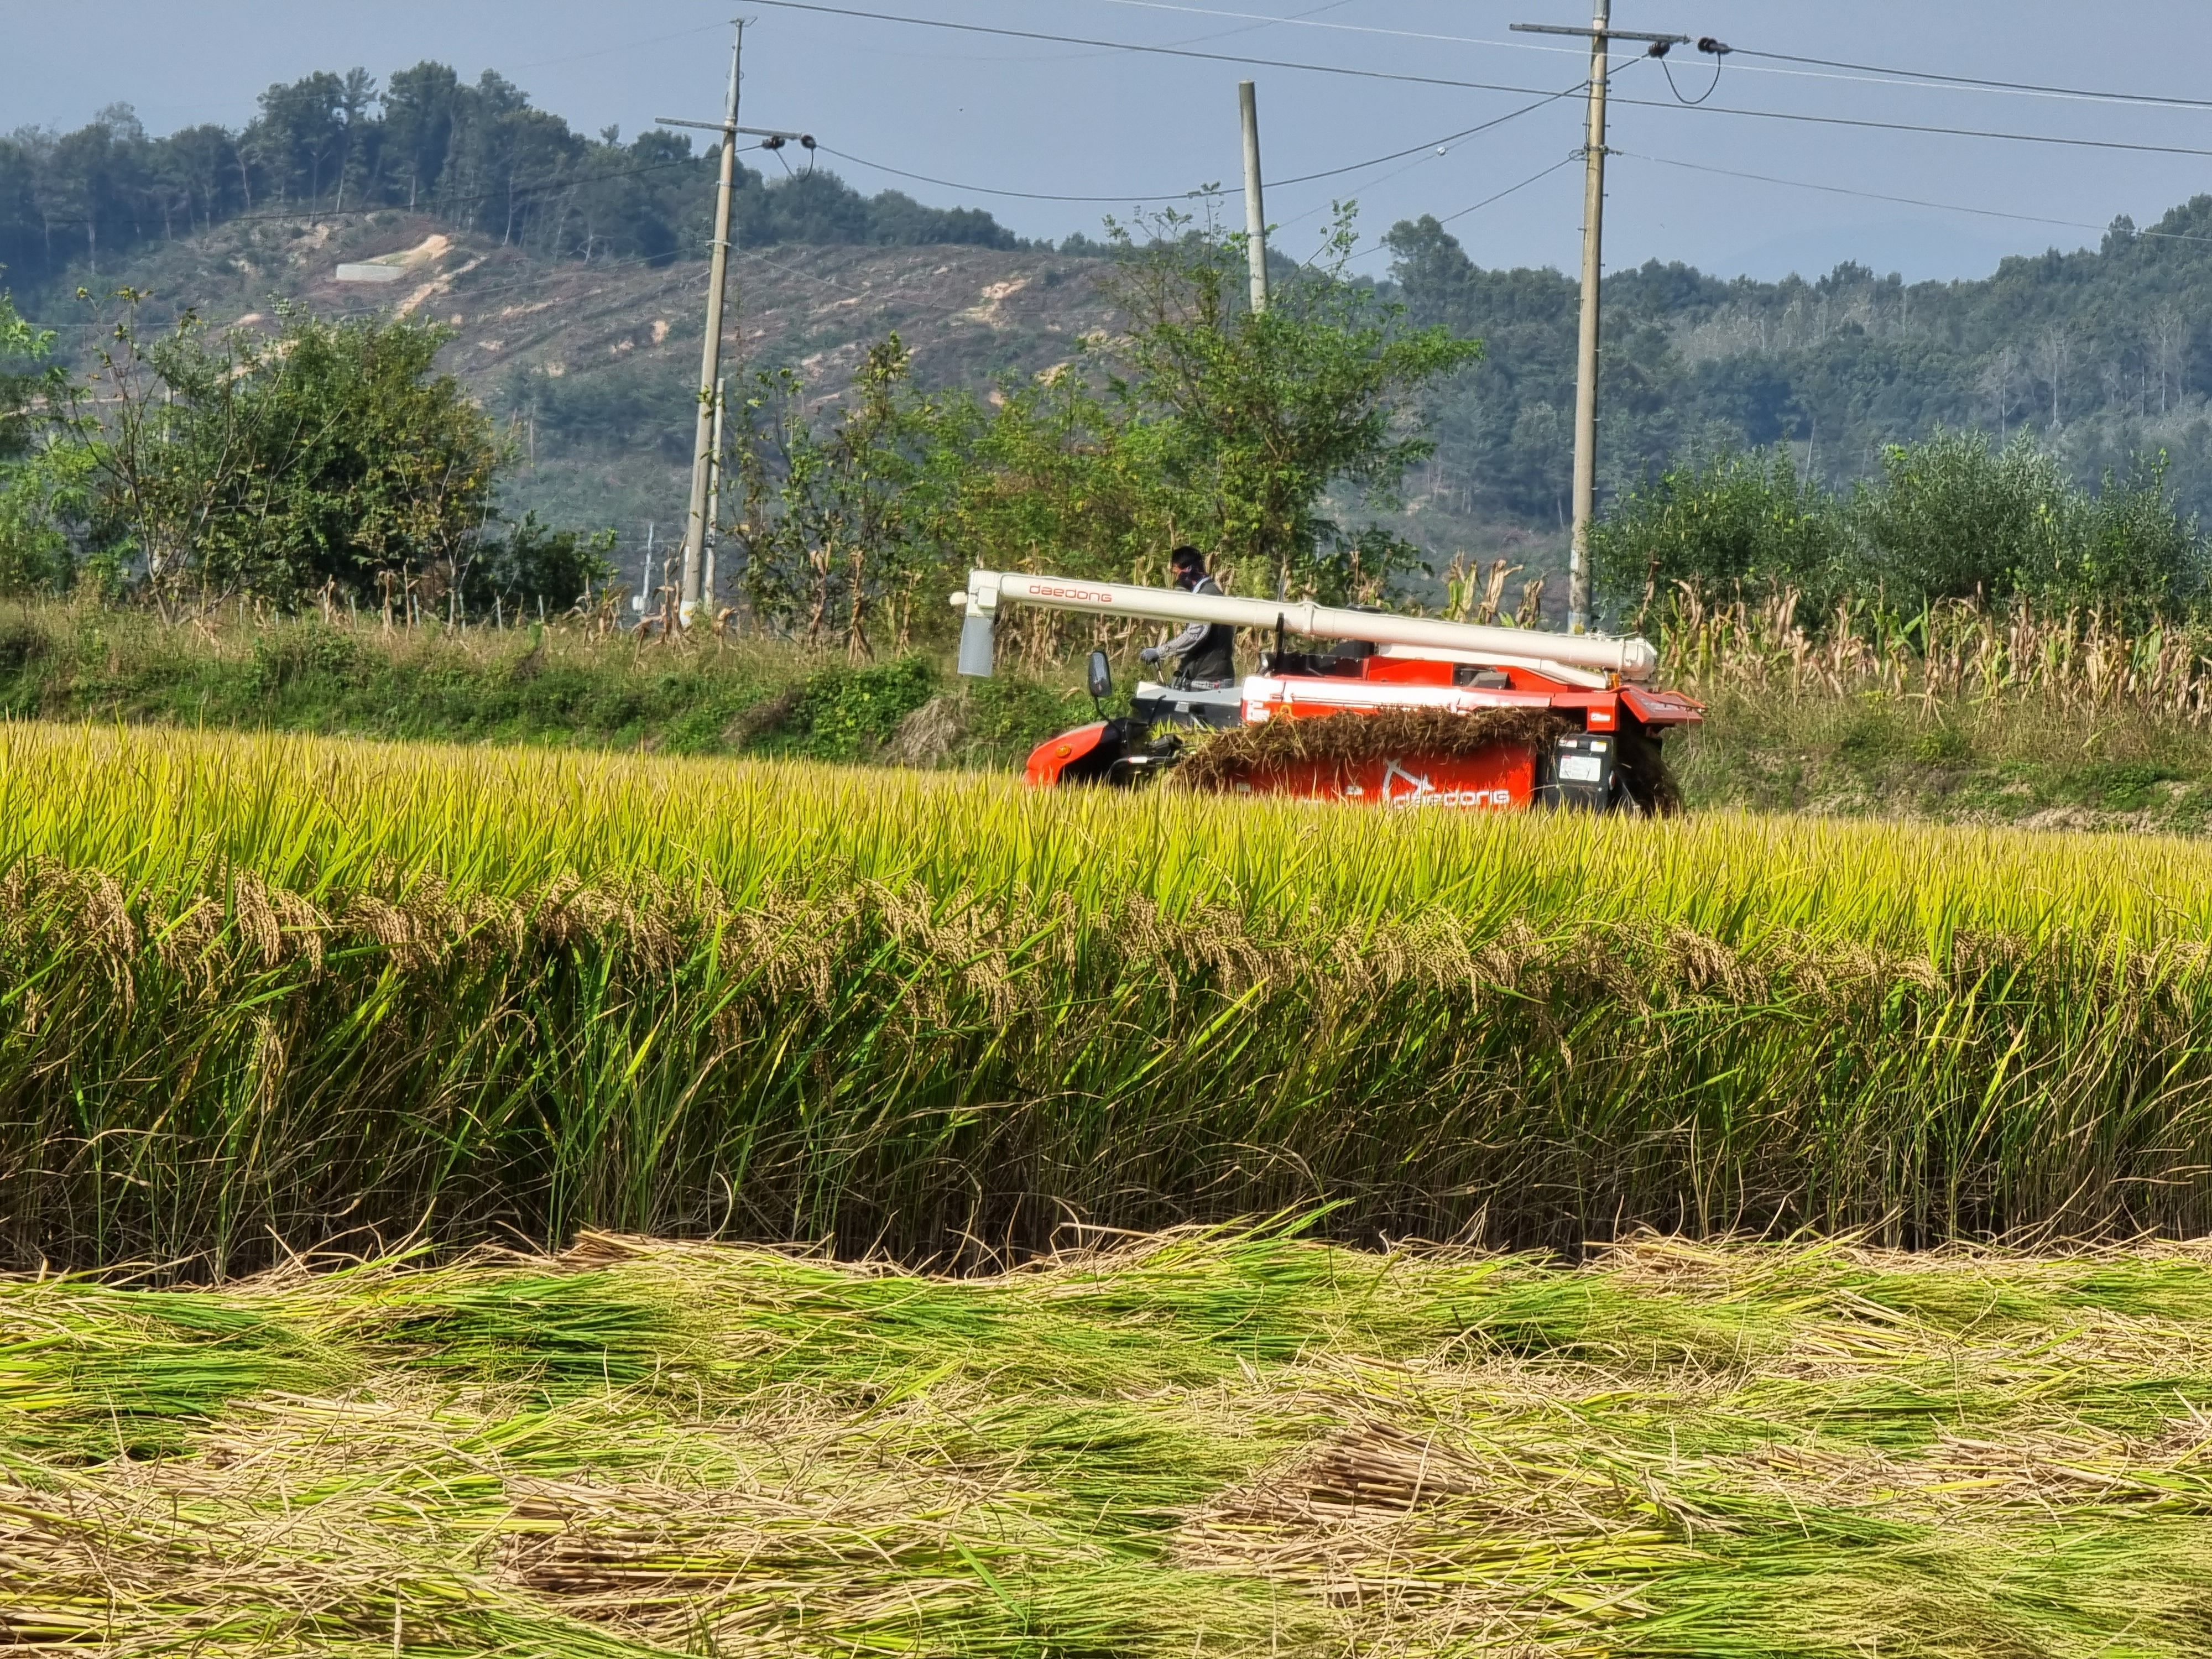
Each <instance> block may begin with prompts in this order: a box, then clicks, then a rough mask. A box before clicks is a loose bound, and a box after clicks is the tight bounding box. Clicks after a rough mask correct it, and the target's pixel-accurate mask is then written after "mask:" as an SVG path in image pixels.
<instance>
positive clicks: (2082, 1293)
mask: <svg viewBox="0 0 2212 1659" xmlns="http://www.w3.org/2000/svg"><path fill="white" fill-rule="evenodd" d="M134 1362H135V1363H134ZM2208 1411H2212V1259H2208V1258H2207V1256H2206V1255H2204V1253H2203V1251H2202V1250H2201V1249H2163V1250H2156V1249H2133V1250H2128V1251H2112V1252H2102V1253H2093V1254H2080V1255H2072V1256H2051V1257H2045V1258H2035V1257H2029V1256H2019V1255H1997V1254H1961V1253H1948V1254H1945V1255H1937V1256H1933V1257H1931V1256H1925V1255H1923V1256H1914V1257H1906V1256H1899V1255H1893V1254H1889V1253H1885V1252H1881V1251H1874V1250H1869V1249H1863V1248H1858V1247H1856V1246H1852V1245H1850V1244H1843V1243H1827V1244H1822V1245H1818V1246H1811V1247H1808V1246H1805V1245H1802V1244H1793V1245H1788V1246H1768V1247H1755V1246H1744V1245H1735V1246H1728V1247H1700V1246H1697V1245H1692V1244H1690V1243H1685V1242H1682V1241H1679V1240H1668V1239H1662V1238H1657V1237H1645V1238H1643V1239H1639V1240H1638V1241H1636V1242H1634V1243H1630V1244H1627V1245H1626V1246H1623V1247H1620V1248H1618V1249H1613V1250H1609V1251H1607V1252H1604V1253H1602V1254H1601V1255H1599V1256H1597V1257H1596V1258H1595V1259H1594V1260H1593V1261H1590V1262H1589V1263H1587V1264H1586V1265H1584V1266H1583V1267H1580V1268H1578V1269H1563V1268H1560V1267H1557V1266H1552V1265H1547V1264H1545V1263H1543V1262H1541V1261H1538V1260H1535V1259H1533V1258H1529V1257H1525V1256H1511V1255H1480V1254H1473V1253H1468V1252H1435V1251H1427V1252H1413V1251H1405V1250H1400V1251H1395V1252H1391V1253H1389V1254H1363V1253H1360V1252H1357V1251H1352V1250H1346V1249H1339V1248H1334V1247H1330V1246H1328V1245H1324V1244H1321V1243H1313V1242H1309V1241H1305V1240H1302V1239H1299V1238H1297V1237H1291V1236H1287V1235H1285V1233H1283V1232H1279V1231H1267V1232H1260V1233H1251V1232H1231V1233H1203V1232H1200V1233H1183V1234H1179V1235H1172V1236H1169V1237H1155V1238H1147V1239H1139V1240H1133V1241H1124V1242H1123V1243H1121V1245H1120V1246H1119V1247H1118V1248H1116V1249H1114V1250H1113V1251H1111V1252H1109V1253H1107V1254H1104V1255H1085V1254H1081V1253H1076V1254H1073V1255H1064V1256H1060V1257H1056V1258H1054V1259H1052V1260H1050V1261H1045V1262H1042V1263H1039V1264H1034V1265H1032V1266H1030V1267H1026V1268H1024V1269H1021V1270H1018V1271H1014V1272H1011V1273H998V1274H994V1275H989V1276H983V1277H975V1278H969V1279H944V1278H933V1277H927V1276H923V1275H920V1274H915V1273H899V1272H893V1271H889V1270H885V1269H883V1268H881V1267H875V1268H870V1267H838V1266H833V1265H831V1264H829V1263H828V1262H825V1261H819V1260H811V1259H806V1258H803V1257H795V1256H793V1255H785V1254H781V1253H771V1252H767V1251H761V1250H753V1249H733V1248H729V1247H716V1246H700V1245H690V1246H683V1245H671V1244H667V1243H653V1242H651V1241H647V1240H643V1239H638V1238H634V1237H610V1236H605V1235H592V1236H586V1237H583V1238H581V1239H580V1240H579V1241H578V1242H577V1243H576V1245H575V1247H574V1249H572V1250H570V1251H569V1252H568V1254H566V1255H563V1256H561V1257H558V1258H551V1259H545V1258H540V1259H529V1260H518V1259H512V1258H510V1259H507V1260H505V1261H495V1260H490V1259H475V1260H469V1261H459V1262H455V1263H451V1264H448V1265H446V1266H443V1267H428V1268H426V1267H421V1266H408V1265H405V1264H404V1263H397V1262H391V1261H384V1262H374V1263H370V1264H368V1265H365V1266H356V1267H349V1268H346V1269H344V1270H343V1271H338V1272H331V1273H306V1272H302V1271H301V1268H300V1267H298V1266H296V1265H294V1266H288V1267H285V1268H284V1269H283V1270H281V1271H280V1272H278V1273H274V1274H271V1275H270V1276H268V1277H266V1278H263V1279H252V1280H248V1281H245V1282H241V1283H236V1284H234V1285H228V1286H227V1287H224V1288H222V1289H219V1290H210V1291H161V1292H147V1291H126V1290H119V1289H116V1288H112V1287H110V1286H105V1285H96V1284H92V1283H88V1282H85V1281H82V1280H72V1279H51V1278H50V1279H43V1280H37V1281H33V1280H29V1279H17V1280H12V1281H11V1280H0V1556H4V1560H5V1563H6V1566H5V1571H6V1582H7V1595H6V1596H5V1597H4V1598H0V1635H5V1636H8V1637H9V1638H13V1639H14V1640H15V1641H17V1642H19V1643H25V1644H30V1645H31V1646H33V1647H34V1648H36V1647H40V1646H44V1645H65V1646H67V1647H69V1648H70V1649H71V1650H97V1651H101V1652H114V1653H130V1654H136V1653H155V1652H164V1653H167V1652H179V1651H190V1652H194V1653H199V1654H204V1655H207V1656H210V1659H226V1656H246V1655H260V1654H267V1653H277V1652H297V1651H303V1650H312V1651H315V1652H323V1653H335V1654H341V1655H360V1656H363V1659H366V1656H369V1655H372V1654H374V1655H387V1654H390V1653H392V1652H394V1651H398V1652H400V1653H403V1654H405V1653H422V1654H431V1653H438V1654H454V1653H478V1652H486V1653H491V1652H496V1653H508V1654H513V1653H530V1654H551V1655H564V1656H565V1655H577V1656H584V1655H591V1656H610V1659H611V1656H617V1655H620V1656H644V1655H651V1654H669V1653H683V1654H699V1655H730V1654H748V1655H763V1656H765V1655H800V1654H821V1653H838V1654H852V1655H874V1654H880V1655H891V1654H930V1655H941V1656H992V1659H1064V1656H1071V1655H1084V1656H1091V1659H1122V1656H1131V1659H1134V1656H1154V1655H1157V1656H1160V1659H1184V1656H1188V1655H1193V1654H1199V1655H1206V1654H1218V1655H1223V1656H1244V1655H1250V1654H1257V1653H1274V1654H1280V1655H1286V1656H1299V1655H1312V1656H1323V1655H1328V1656H1335V1655H1342V1654H1346V1653H1360V1654H1370V1653H1389V1654H1404V1655H1409V1656H1411V1655H1446V1654H1452V1655H1467V1654H1478V1653H1514V1654H1522V1655H1528V1656H1549V1655H1557V1656H1591V1659H1595V1656H1614V1659H1645V1656H1649V1659H1659V1656H1688V1655H1697V1656H1709V1655H1735V1654H1741V1655H1745V1656H1760V1659H1768V1656H1794V1659H1830V1656H1833V1659H1846V1656H1860V1655H1864V1654H1870V1653H1874V1652H1882V1653H1893V1654H1914V1655H1928V1656H1938V1655H1940V1656H1944V1659H1981V1656H1988V1659H2110V1656H2116V1655H2120V1656H2129V1659H2167V1656H2174V1659H2179V1656H2184V1655H2195V1654H2201V1653H2202V1652H2203V1650H2204V1644H2205V1641H2206V1639H2207V1635H2208V1631H2212V1623H2209V1622H2208V1621H2209V1620H2212V1599H2208V1597H2207V1594H2206V1589H2205V1587H2206V1585H2207V1584H2208V1583H2212V1477H2208V1473H2207V1467H2206V1461H2205V1454H2206V1449H2207V1447H2208V1444H2212V1442H2208V1439H2207V1437H2206V1431H2205V1423H2206V1421H2207V1418H2206V1413H2207V1412H2208Z"/></svg>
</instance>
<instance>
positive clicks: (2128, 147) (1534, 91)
mask: <svg viewBox="0 0 2212 1659" xmlns="http://www.w3.org/2000/svg"><path fill="white" fill-rule="evenodd" d="M759 3H761V4H762V5H764V6H775V7H779V8H781V9H784V10H787V11H811V12H819V13H822V14H824V15H829V16H832V17H856V18H861V19H865V20H866V21H871V22H878V23H905V24H908V25H910V26H912V27H916V28H932V29H950V30H953V31H955V32H956V33H962V34H993V35H1006V36H1010V37H1012V39H1015V40H1047V41H1051V42H1054V43H1055V44H1058V45H1061V46H1103V47H1107V48H1109V49H1111V50H1114V51H1117V52H1143V53H1148V54H1152V55H1156V56H1161V57H1168V58H1203V59H1206V60H1207V61H1209V62H1212V63H1220V64H1255V65H1257V66H1258V67H1260V68H1262V69H1281V70H1298V71H1301V72H1303V73H1307V74H1313V75H1342V76H1352V77H1353V78H1355V79H1358V80H1367V81H1398V82H1407V83H1410V84H1412V85H1415V86H1429V87H1451V88H1458V89H1460V90H1463V91H1470V92H1511V93H1519V94H1522V95H1524V96H1530V95H1533V96H1537V97H1542V98H1546V99H1549V98H1552V97H1555V96H1557V95H1558V94H1553V93H1548V92H1546V91H1545V90H1544V89H1543V88H1541V87H1515V86H1505V85H1502V84H1500V83H1498V82H1489V81H1460V80H1454V79H1451V78H1449V77H1448V76H1437V75H1407V74H1402V73H1399V72H1397V71H1395V70H1364V69H1352V68H1351V67H1349V66H1347V65H1345V64H1301V63H1297V62H1294V61H1292V60H1290V59H1285V58H1248V57H1243V56H1240V55H1237V54H1234V53H1231V52H1192V51H1188V50H1187V49H1185V48H1183V47H1180V46H1140V45H1138V44H1137V43H1135V42H1133V41H1128V40H1096V39H1093V38H1091V37H1089V36H1085V35H1075V34H1048V33H1043V32H1042V31H1041V30H1036V29H1009V28H1000V27H994V26H992V25H989V24H985V23H954V22H948V21H945V20H943V19H941V18H934V17H908V16H906V15H902V14H900V13H897V12H888V11H863V10H860V9H858V8H854V7H849V6H831V5H824V4H823V3H821V0H759ZM1618 101H1620V102H1621V103H1623V104H1627V105H1631V106H1635V107H1638V108H1643V109H1697V110H1700V111H1703V112H1705V113H1708V114H1712V115H1741V116H1747V117H1750V118H1755V119H1759V120H1767V121H1801V122H1804V123H1807V124H1808V125H1814V126H1829V127H1861V128H1866V129H1869V130H1871V131H1882V132H1918V133H1928V134H1933V135H1935V136H1937V137H1952V138H1992V139H1999V140H2002V141H2005V142H2007V143H2021V144H2050V145H2057V146H2059V147H2062V148H2069V149H2107V150H2122V151H2126V152H2129V153H2131V154H2137V155H2212V149H2203V148H2199V147H2197V146H2193V145H2187V144H2145V143H2130V142H2128V141H2125V140H2122V139H2118V138H2066V137H2057V136H2055V135H2052V134H2048V133H2037V132H2005V131H1997V130H1996V129H1992V128H1985V127H1945V126H1935V125H1923V124H1920V123H1917V122H1910V121H1875V120H1869V119H1864V118H1856V117H1851V116H1844V115H1807V114H1802V113H1799V112H1795V111H1789V110H1765V109H1740V108H1737V107H1736V106H1734V105H1729V104H1694V105H1686V104H1680V103H1676V102H1674V101H1672V100H1668V101H1665V102H1662V101H1660V100H1656V99H1645V98H1624V99H1620V100H1618ZM1115 199H1116V200H1119V199H1121V198H1119V197H1116V198H1115Z"/></svg>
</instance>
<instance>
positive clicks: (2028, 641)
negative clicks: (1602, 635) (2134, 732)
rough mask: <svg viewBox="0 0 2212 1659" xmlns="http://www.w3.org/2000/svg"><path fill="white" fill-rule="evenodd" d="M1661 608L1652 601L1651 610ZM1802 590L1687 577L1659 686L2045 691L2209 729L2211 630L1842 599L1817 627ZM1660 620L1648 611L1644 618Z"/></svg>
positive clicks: (2047, 697)
mask: <svg viewBox="0 0 2212 1659" xmlns="http://www.w3.org/2000/svg"><path fill="white" fill-rule="evenodd" d="M1646 610H1647V613H1649V611H1650V607H1649V606H1647V607H1646ZM1801 618H1802V605H1801V604H1800V601H1799V598H1798V595H1797V594H1796V592H1792V591H1790V590H1788V589H1783V590H1780V591H1778V592H1771V593H1769V594H1768V595H1766V596H1765V598H1763V599H1746V598H1743V597H1741V595H1739V596H1738V597H1736V598H1735V599H1731V600H1715V599H1710V598H1708V597H1707V596H1706V595H1705V594H1703V593H1702V592H1699V590H1698V589H1696V588H1694V587H1692V586H1689V585H1688V584H1684V585H1682V586H1680V589H1679V590H1678V592H1676V593H1675V594H1674V596H1673V597H1672V599H1671V600H1670V602H1669V604H1668V607H1667V609H1666V612H1665V615H1664V618H1663V622H1661V623H1660V625H1659V638H1660V641H1661V644H1660V670H1659V672H1660V676H1661V678H1662V683H1664V684H1675V685H1680V686H1684V687H1686V688H1691V689H1698V688H1704V689H1707V690H1741V691H1753V692H1759V693H1762V694H1769V695H1771V694H1774V693H1782V694H1784V695H1787V696H1792V697H1843V696H1878V697H1890V698H1897V699H1915V700H1917V701H1919V702H1923V703H1925V704H1927V705H1929V706H1930V707H1933V706H1935V705H1936V704H1938V703H1942V702H1948V701H1952V700H1960V699H1963V700H1968V701H1972V702H1983V703H1995V702H2005V701H2008V700H2027V699H2037V700H2040V701H2043V702H2047V703H2049V704H2051V705H2052V706H2054V707H2056V708H2060V709H2065V710H2074V711H2079V710H2087V709H2117V708H2129V709H2135V710H2138V711H2141V712H2142V713H2145V714H2153V715H2156V716H2160V717H2163V718H2166V719H2172V720H2184V721H2186V722H2188V723H2189V724H2191V725H2192V726H2202V725H2203V724H2204V723H2205V721H2206V720H2207V719H2208V717H2212V630H2208V629H2205V628H2204V627H2203V626H2202V625H2200V624H2190V623H2170V624H2166V625H2164V626H2161V627H2157V628H2154V629H2150V630H2148V631H2147V632H2143V633H2139V634H2130V633H2129V632H2128V631H2127V630H2126V629H2123V628H2122V627H2121V626H2120V625H2119V624H2118V623H2116V622H2115V621H2113V620H2112V619H2111V618H2110V617H2106V616H2104V615H2103V614H2101V613H2099V612H2094V611H2092V612H2087V613H2084V612H2081V611H2072V612H2064V613H2058V614H2044V613H2039V612H2038V611H2034V610H2033V609H2030V608H2027V607H2026V606H2015V607H2008V608H2004V609H1992V608H1990V607H1988V606H1984V605H1977V604H1975V603H1973V602H1972V601H1969V600H1953V601H1947V602H1944V603H1942V604H1938V605H1930V606H1929V607H1927V608H1926V609H1925V610H1923V611H1921V612H1920V613H1919V614H1918V615H1917V616H1913V617H1897V616H1894V615H1892V614H1890V613H1887V612H1886V611H1882V610H1881V609H1880V608H1878V607H1875V606H1871V605H1852V604H1848V603H1847V604H1845V605H1841V606H1839V607H1838V610H1837V611H1836V613H1835V614H1834V615H1833V616H1832V617H1823V618H1821V619H1820V626H1819V627H1818V628H1817V629H1808V628H1807V627H1806V626H1805V624H1804V623H1803V622H1802V619H1801ZM1656 620H1657V619H1656V618H1653V617H1650V616H1649V615H1648V614H1647V617H1646V622H1647V623H1650V622H1652V621H1656Z"/></svg>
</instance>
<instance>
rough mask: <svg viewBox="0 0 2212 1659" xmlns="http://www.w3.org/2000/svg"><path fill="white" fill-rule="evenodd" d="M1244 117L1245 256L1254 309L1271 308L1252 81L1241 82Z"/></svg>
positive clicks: (1239, 90) (1256, 93)
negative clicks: (1269, 303) (1268, 300)
mask: <svg viewBox="0 0 2212 1659" xmlns="http://www.w3.org/2000/svg"><path fill="white" fill-rule="evenodd" d="M1237 106H1238V108H1239V109H1240V110H1241V111H1242V112H1243V117H1244V257H1245V258H1246V260H1247V261H1248V262H1249V264H1250V265H1251V267H1252V309H1253V310H1254V311H1255V312H1260V311H1265V310H1266V309H1267V208H1266V207H1265V206H1264V205H1263V204H1261V200H1260V94H1259V89H1258V88H1255V86H1254V85H1253V84H1252V83H1251V82H1249V81H1239V82H1237Z"/></svg>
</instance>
